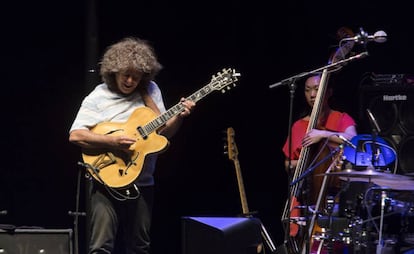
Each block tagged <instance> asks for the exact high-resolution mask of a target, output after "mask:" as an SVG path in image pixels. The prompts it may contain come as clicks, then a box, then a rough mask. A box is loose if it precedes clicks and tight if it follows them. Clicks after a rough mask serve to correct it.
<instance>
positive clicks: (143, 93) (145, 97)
mask: <svg viewBox="0 0 414 254" xmlns="http://www.w3.org/2000/svg"><path fill="white" fill-rule="evenodd" d="M140 93H141V96H142V100H143V101H144V103H145V106H147V107H149V108H150V109H152V111H154V113H155V114H157V115H160V114H161V111H160V109H159V108H158V106H157V104H155V102H154V100H153V99H152V98H151V96H150V95H149V94H148V91H147V90H146V89H142V90H141V91H140Z"/></svg>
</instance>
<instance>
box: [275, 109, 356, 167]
mask: <svg viewBox="0 0 414 254" xmlns="http://www.w3.org/2000/svg"><path fill="white" fill-rule="evenodd" d="M308 124H309V121H308V120H304V119H303V118H301V119H299V120H297V121H296V122H294V124H293V126H292V133H291V134H292V154H291V157H290V158H291V159H292V160H297V159H299V155H300V151H301V149H302V139H303V137H304V136H305V134H306V130H307V128H308ZM353 125H355V121H354V119H353V118H352V117H351V116H350V115H348V114H347V113H343V112H339V111H335V110H332V111H331V113H330V114H329V116H328V120H327V121H326V125H325V129H326V130H329V131H334V132H344V131H345V130H346V129H347V128H348V127H349V126H353ZM282 150H283V153H284V154H285V156H286V157H288V156H289V137H288V138H287V139H286V142H285V144H284V146H283V149H282Z"/></svg>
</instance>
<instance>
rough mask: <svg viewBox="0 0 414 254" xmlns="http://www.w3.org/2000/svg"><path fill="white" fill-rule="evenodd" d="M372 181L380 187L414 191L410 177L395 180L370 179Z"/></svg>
mask: <svg viewBox="0 0 414 254" xmlns="http://www.w3.org/2000/svg"><path fill="white" fill-rule="evenodd" d="M372 182H373V183H375V184H377V185H379V186H382V187H388V188H390V189H391V190H400V191H414V180H411V179H398V180H395V179H387V178H375V179H372Z"/></svg>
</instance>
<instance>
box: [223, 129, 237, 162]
mask: <svg viewBox="0 0 414 254" xmlns="http://www.w3.org/2000/svg"><path fill="white" fill-rule="evenodd" d="M234 136H235V132H234V129H233V128H232V127H229V128H227V150H226V153H227V155H228V156H229V159H230V160H232V161H235V160H237V156H238V154H239V151H238V149H237V146H236V141H235V138H234Z"/></svg>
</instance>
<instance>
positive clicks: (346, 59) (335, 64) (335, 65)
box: [269, 51, 369, 88]
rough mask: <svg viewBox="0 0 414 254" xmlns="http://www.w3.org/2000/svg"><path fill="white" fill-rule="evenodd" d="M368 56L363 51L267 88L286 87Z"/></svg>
mask: <svg viewBox="0 0 414 254" xmlns="http://www.w3.org/2000/svg"><path fill="white" fill-rule="evenodd" d="M368 55H369V54H368V52H367V51H364V52H362V53H359V54H358V55H355V56H351V57H348V58H345V59H342V60H340V61H337V62H334V63H331V64H328V65H325V66H322V67H320V68H318V69H315V70H312V71H307V72H302V73H299V74H297V75H294V76H292V77H289V78H286V79H284V80H282V81H279V82H277V83H274V84H272V85H270V86H269V88H275V87H278V86H282V85H288V84H291V83H292V82H294V81H296V80H297V79H300V78H303V77H305V76H308V75H310V74H314V73H317V72H320V71H322V70H324V69H331V68H333V67H337V66H339V65H342V64H345V63H348V62H351V61H353V60H357V59H362V58H364V57H366V56H368Z"/></svg>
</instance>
